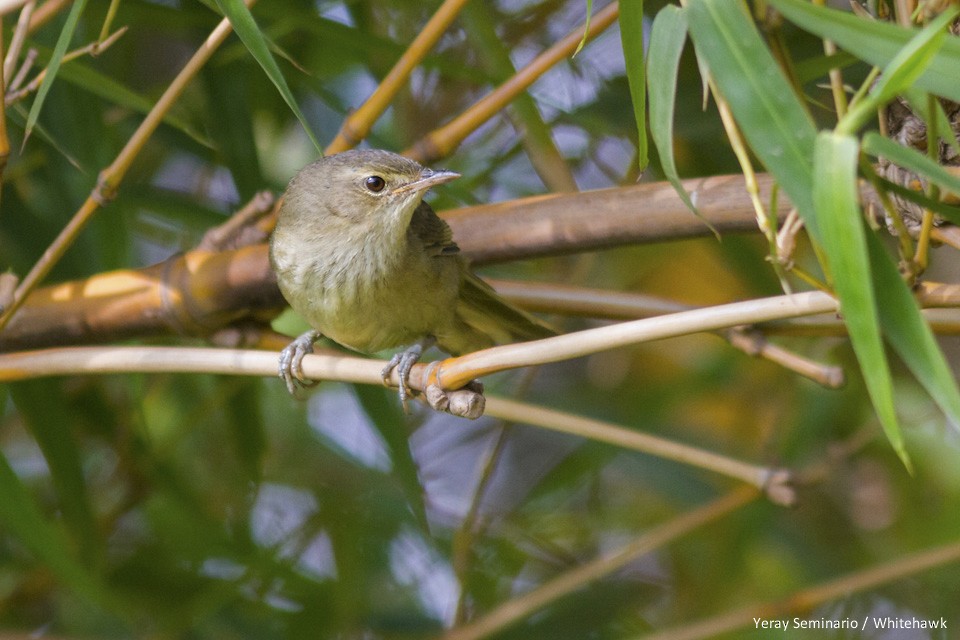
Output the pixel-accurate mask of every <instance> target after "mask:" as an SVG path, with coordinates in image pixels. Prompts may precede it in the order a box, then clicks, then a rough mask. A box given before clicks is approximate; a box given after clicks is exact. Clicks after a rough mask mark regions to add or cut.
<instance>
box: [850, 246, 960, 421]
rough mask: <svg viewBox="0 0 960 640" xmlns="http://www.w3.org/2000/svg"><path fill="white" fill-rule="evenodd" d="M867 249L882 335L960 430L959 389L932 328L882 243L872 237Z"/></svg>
mask: <svg viewBox="0 0 960 640" xmlns="http://www.w3.org/2000/svg"><path fill="white" fill-rule="evenodd" d="M867 247H868V249H869V251H870V264H871V266H872V271H873V283H874V291H876V297H877V304H878V305H879V308H880V309H883V313H882V314H881V315H880V325H881V327H882V328H883V334H884V336H885V337H886V338H887V341H888V342H889V343H890V346H891V347H893V350H894V351H896V352H897V355H899V356H900V359H901V360H903V362H904V364H906V365H907V368H908V369H910V372H911V373H913V375H914V376H915V377H916V378H917V380H918V381H919V382H920V384H921V385H923V388H924V389H926V390H927V393H929V394H930V397H931V398H933V401H934V402H936V403H937V405H938V406H939V407H940V409H942V410H943V412H944V414H946V416H947V418H948V419H949V421H950V423H951V424H952V426H953V428H954V429H957V430H960V388H958V387H957V380H956V378H954V376H953V372H952V371H951V369H950V365H949V364H947V361H946V358H944V355H943V352H942V351H941V350H940V346H939V345H938V344H937V340H936V338H935V337H934V335H933V332H932V331H931V330H930V326H929V325H928V324H927V322H926V320H924V318H923V315H922V314H921V313H920V307H919V306H918V305H917V300H916V298H914V297H913V294H911V293H910V290H909V289H908V288H907V285H906V283H904V281H903V279H902V278H901V277H900V272H899V271H898V270H897V267H896V265H894V264H893V262H892V261H891V260H890V258H889V257H888V256H887V253H886V252H885V251H884V249H883V245H882V244H881V243H880V240H879V239H878V238H877V237H876V236H874V235H873V234H869V236H868V242H867Z"/></svg>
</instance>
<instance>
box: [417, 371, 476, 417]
mask: <svg viewBox="0 0 960 640" xmlns="http://www.w3.org/2000/svg"><path fill="white" fill-rule="evenodd" d="M424 396H425V397H426V400H427V404H429V405H430V406H431V407H433V408H434V409H435V410H437V411H444V412H446V413H449V414H451V415H454V416H458V417H460V418H467V419H469V420H476V419H477V418H479V417H480V416H482V415H483V410H484V408H485V407H486V403H487V399H486V398H484V396H483V383H482V382H480V381H479V380H472V381H470V382H469V383H467V384H466V385H464V386H463V387H461V388H460V389H454V390H452V391H444V390H443V387H441V386H440V385H439V384H436V383H432V384H429V385H427V390H426V391H425V392H424Z"/></svg>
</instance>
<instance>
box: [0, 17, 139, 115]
mask: <svg viewBox="0 0 960 640" xmlns="http://www.w3.org/2000/svg"><path fill="white" fill-rule="evenodd" d="M126 32H127V27H120V28H119V29H117V30H116V31H115V32H114V33H112V34H110V37H109V38H107V39H106V40H104V41H103V42H91V43H90V44H87V45H85V46H82V47H80V48H79V49H74V50H73V51H70V52H69V53H66V54H65V55H64V56H63V59H62V60H61V64H66V63H67V62H70V61H71V60H76V59H77V58H79V57H81V56H85V55H95V54H100V53H103V52H104V51H106V50H107V49H108V48H109V47H110V45H112V44H113V43H114V42H116V41H117V40H119V39H120V37H121V36H122V35H123V34H125V33H126ZM18 75H19V74H18ZM46 76H47V69H46V68H44V69H41V70H40V72H39V73H37V75H36V76H34V78H33V80H31V81H30V84H28V85H27V86H25V87H24V88H22V89H19V90H17V91H12V92H8V93H7V95H6V97H5V98H4V101H5V102H6V104H7V105H8V106H9V105H11V104H13V103H15V102H18V101H20V100H23V99H24V98H25V97H27V96H28V95H30V94H31V93H33V92H34V91H36V90H37V89H39V88H40V85H41V84H43V79H44V78H45V77H46Z"/></svg>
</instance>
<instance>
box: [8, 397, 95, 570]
mask: <svg viewBox="0 0 960 640" xmlns="http://www.w3.org/2000/svg"><path fill="white" fill-rule="evenodd" d="M10 393H11V396H12V397H13V401H14V404H15V405H16V406H17V410H18V411H19V412H20V414H21V415H22V416H23V418H24V421H25V422H26V423H27V426H28V427H29V428H30V432H31V433H32V434H33V436H34V438H35V439H36V441H37V444H38V445H40V449H41V451H43V457H44V458H45V459H46V461H47V466H48V467H49V469H50V476H51V479H52V480H53V486H54V487H55V488H56V491H57V502H58V505H59V508H60V511H61V512H62V514H63V519H64V522H65V523H66V524H67V525H68V526H69V527H70V532H71V533H72V534H73V537H74V538H75V540H76V541H77V542H78V543H79V545H80V548H81V550H82V552H83V554H82V555H83V557H84V558H85V559H88V560H92V559H93V558H95V557H96V555H97V554H98V553H99V547H100V543H99V535H98V533H97V526H96V522H95V520H94V517H93V509H92V508H91V506H90V500H89V498H88V495H87V489H86V485H87V483H86V480H85V479H84V475H83V468H82V466H83V465H82V462H81V460H80V457H81V456H80V452H79V451H78V450H77V445H76V442H75V440H74V435H73V433H71V430H70V429H69V428H68V427H69V425H70V424H71V423H72V422H75V421H73V420H71V415H70V409H69V408H68V407H67V405H66V403H65V402H64V400H63V397H62V389H61V388H60V385H59V384H58V383H57V382H55V381H52V380H31V381H29V382H23V383H18V384H11V385H10Z"/></svg>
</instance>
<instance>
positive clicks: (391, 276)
mask: <svg viewBox="0 0 960 640" xmlns="http://www.w3.org/2000/svg"><path fill="white" fill-rule="evenodd" d="M458 177H459V174H457V173H454V172H453V171H445V170H437V171H434V170H431V169H427V168H425V167H422V166H421V165H420V164H418V163H417V162H414V161H413V160H410V159H408V158H404V157H403V156H400V155H397V154H395V153H390V152H388V151H379V150H355V151H346V152H344V153H339V154H336V155H332V156H328V157H325V158H321V159H320V160H317V161H316V162H313V163H312V164H309V165H307V166H306V167H305V168H304V169H302V170H301V171H300V172H299V173H298V174H297V175H296V176H295V177H294V178H293V180H291V181H290V185H289V186H288V187H287V191H286V193H285V194H284V196H283V202H282V204H281V207H280V213H279V217H278V219H277V227H276V230H275V231H274V232H273V237H272V239H271V242H270V262H271V264H272V265H273V269H274V271H275V272H276V274H277V283H278V284H279V285H280V291H281V292H282V293H283V295H284V297H285V298H286V300H287V302H289V303H290V306H291V307H293V310H294V311H296V312H297V313H298V314H299V315H300V316H301V317H303V319H304V320H306V321H307V323H309V324H310V326H311V327H313V329H314V330H312V331H308V332H307V333H304V334H303V335H301V336H300V337H298V338H297V339H296V340H294V341H293V342H292V343H291V344H290V345H289V346H288V347H287V348H286V349H284V350H283V352H282V354H281V356H280V377H281V378H282V379H283V380H284V381H285V382H286V384H287V388H288V389H289V390H290V392H291V393H293V392H294V391H295V390H296V384H297V381H299V382H300V383H306V382H307V381H306V380H305V378H304V375H303V368H302V361H303V357H304V356H305V355H306V354H307V353H310V352H311V351H312V350H313V344H314V342H316V341H317V340H318V339H319V338H320V336H321V335H325V336H327V337H328V338H330V339H331V340H334V341H335V342H337V343H339V344H341V345H343V346H345V347H349V348H351V349H354V350H356V351H361V352H364V353H376V352H378V351H382V350H384V349H392V348H396V347H401V346H406V345H409V348H407V349H406V350H405V351H402V352H400V353H397V354H396V355H394V356H393V358H392V359H391V360H390V362H389V364H388V365H387V366H386V367H385V368H384V370H383V376H384V380H386V379H387V378H388V377H389V375H390V373H391V371H393V369H394V368H396V369H397V372H398V374H399V377H400V381H401V382H400V400H401V402H403V403H404V406H406V399H407V397H408V395H409V390H408V387H407V381H408V380H409V377H410V370H411V368H412V367H413V365H414V364H415V363H416V362H417V361H418V360H419V359H420V356H421V354H422V353H423V351H424V350H425V349H428V348H429V347H431V346H433V345H434V344H436V345H438V346H439V347H440V348H441V349H443V350H444V351H446V352H448V353H450V354H451V355H461V354H463V353H468V352H471V351H477V350H480V349H485V348H487V347H491V346H493V345H495V344H501V343H507V342H516V341H523V340H533V339H538V338H544V337H548V336H551V335H554V334H555V333H556V332H555V331H554V330H553V329H552V328H550V327H549V326H547V325H546V324H544V323H543V322H541V321H540V320H538V319H536V318H534V317H533V316H531V315H530V314H528V313H526V312H524V311H521V310H520V309H517V308H515V307H513V306H511V305H510V304H508V303H507V302H506V301H504V300H503V299H502V298H500V297H499V296H498V295H497V294H496V293H495V292H494V291H493V289H492V288H491V287H489V286H488V285H487V284H485V283H484V282H483V281H481V280H480V279H479V278H478V277H477V276H476V275H474V274H473V273H472V272H471V271H470V269H469V267H468V266H467V261H466V259H465V258H464V257H463V256H462V255H460V248H459V247H457V244H456V243H455V242H454V241H453V237H452V233H451V231H450V227H449V226H447V223H445V222H444V221H443V220H441V219H440V218H439V217H438V216H437V214H436V213H434V211H433V209H432V208H430V205H428V204H427V203H425V202H423V196H424V194H425V193H426V192H427V190H428V189H429V188H430V187H432V186H434V185H438V184H442V183H444V182H449V181H450V180H453V179H455V178H458ZM431 404H434V406H435V408H444V407H445V406H446V405H445V404H443V403H433V402H431ZM470 417H476V416H470Z"/></svg>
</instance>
